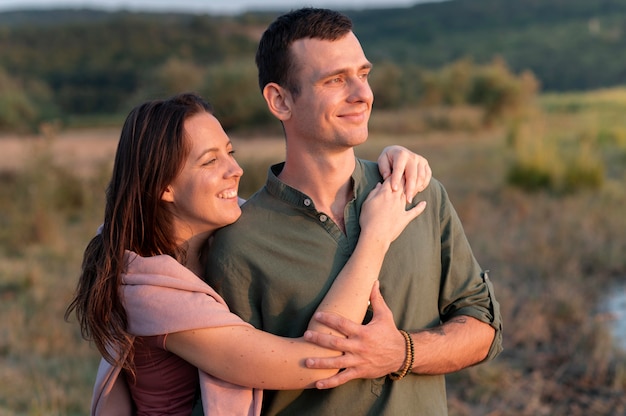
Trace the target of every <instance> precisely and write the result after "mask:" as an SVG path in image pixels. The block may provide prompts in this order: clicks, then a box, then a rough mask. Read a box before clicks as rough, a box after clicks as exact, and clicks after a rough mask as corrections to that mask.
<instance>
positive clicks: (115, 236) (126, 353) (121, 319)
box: [65, 93, 212, 372]
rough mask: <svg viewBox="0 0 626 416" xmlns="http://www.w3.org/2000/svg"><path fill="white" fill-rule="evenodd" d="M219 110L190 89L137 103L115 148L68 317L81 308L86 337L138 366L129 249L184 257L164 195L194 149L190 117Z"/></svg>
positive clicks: (117, 359)
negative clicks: (99, 218) (130, 316)
mask: <svg viewBox="0 0 626 416" xmlns="http://www.w3.org/2000/svg"><path fill="white" fill-rule="evenodd" d="M201 112H209V113H212V108H211V107H210V105H209V104H208V103H207V102H206V101H204V100H203V99H202V98H200V97H199V96H198V95H195V94H191V93H185V94H180V95H177V96H174V97H172V98H170V99H167V100H156V101H149V102H145V103H143V104H141V105H139V106H137V107H135V108H134V109H133V110H132V111H131V112H130V114H129V115H128V117H127V118H126V121H125V123H124V126H123V128H122V132H121V135H120V141H119V144H118V147H117V152H116V155H115V164H114V166H113V173H112V177H111V182H110V183H109V185H108V187H107V190H106V208H105V211H104V221H103V224H102V227H101V230H100V232H99V233H98V234H97V235H96V236H95V237H94V238H93V239H92V240H91V241H90V242H89V244H88V245H87V248H86V249H85V253H84V256H83V263H82V272H81V275H80V278H79V281H78V285H77V288H76V292H75V294H74V298H73V299H72V301H71V303H70V304H69V306H68V308H67V310H66V312H65V319H69V316H70V315H71V314H72V312H75V313H76V316H77V318H78V321H79V323H80V328H81V333H82V336H83V337H84V338H85V339H87V340H92V341H93V342H94V343H95V345H96V347H97V348H98V350H99V351H100V353H101V354H102V356H103V357H104V358H105V359H106V360H107V361H109V362H110V363H112V364H115V365H119V366H122V367H124V368H125V369H128V370H130V371H131V372H132V370H133V369H132V358H129V359H126V360H125V359H124V357H132V353H133V337H132V335H131V334H129V333H128V332H127V316H126V311H125V309H124V304H123V298H122V294H121V293H120V285H121V283H122V274H123V273H124V271H125V269H126V266H127V265H126V264H125V262H124V256H125V253H126V251H127V250H130V251H133V252H135V253H137V254H139V255H140V256H144V257H146V256H154V255H159V254H168V255H172V256H174V257H175V258H177V259H178V260H179V261H181V258H180V257H181V252H180V250H179V248H178V247H177V245H176V242H175V239H174V232H173V229H172V227H173V226H172V224H173V221H172V213H171V212H170V211H169V210H168V209H167V207H166V203H165V202H164V201H162V200H161V196H162V194H163V192H164V191H165V189H166V187H167V186H168V185H169V184H170V183H172V181H173V180H174V179H175V178H176V176H177V175H178V173H179V172H180V169H181V168H182V166H183V163H184V161H185V158H186V157H187V155H188V152H189V146H188V143H187V140H186V138H185V130H184V122H185V120H186V119H188V118H189V117H191V116H193V115H195V114H198V113H201Z"/></svg>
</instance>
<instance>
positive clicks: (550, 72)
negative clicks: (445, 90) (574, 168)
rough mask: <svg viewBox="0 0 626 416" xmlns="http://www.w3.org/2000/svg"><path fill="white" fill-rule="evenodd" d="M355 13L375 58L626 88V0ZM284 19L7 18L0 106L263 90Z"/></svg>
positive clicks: (115, 106)
mask: <svg viewBox="0 0 626 416" xmlns="http://www.w3.org/2000/svg"><path fill="white" fill-rule="evenodd" d="M346 13H347V14H348V15H349V16H350V17H352V19H353V21H354V23H355V31H356V33H357V35H358V36H359V38H360V39H361V41H362V44H363V47H364V49H365V51H366V53H367V55H368V57H369V58H370V60H372V61H373V62H374V63H379V62H382V61H388V62H391V63H392V64H393V65H396V66H399V67H408V66H416V67H420V68H426V69H431V70H436V69H438V68H441V67H442V66H444V65H446V64H449V63H451V62H453V61H457V60H459V59H462V58H471V59H472V60H473V62H474V63H477V64H483V63H486V62H490V61H491V60H493V59H494V57H496V56H498V57H502V58H503V59H504V61H505V62H506V63H507V64H508V65H509V67H510V68H511V69H512V70H513V71H515V72H520V71H523V70H526V69H529V70H531V71H532V72H533V73H534V74H535V76H536V78H537V79H538V80H539V81H540V83H541V87H542V90H543V91H550V90H561V91H563V90H586V89H592V88H600V87H608V86H613V85H618V84H626V53H624V51H625V50H626V0H448V1H443V2H435V3H421V4H417V5H415V6H413V7H409V8H390V9H369V10H368V9H366V10H360V11H359V10H347V11H346ZM276 14H277V12H254V13H253V12H248V13H244V14H241V15H235V16H218V15H194V14H188V13H187V14H186V13H142V12H129V11H117V12H107V11H101V10H21V11H7V12H0V99H4V101H7V98H6V97H7V95H8V94H9V93H8V92H7V91H10V93H11V94H13V96H12V97H13V98H11V99H12V101H11V103H12V105H13V107H14V108H15V107H16V106H17V108H18V109H17V110H15V114H16V115H15V117H14V118H18V117H21V116H23V115H25V116H24V117H26V116H28V115H29V114H30V118H31V119H32V120H35V119H45V118H46V117H47V115H46V113H49V114H48V115H49V116H55V115H57V116H58V115H68V114H69V115H71V114H95V115H102V114H110V113H114V112H116V111H122V112H125V111H126V110H127V108H128V106H129V105H130V103H134V102H136V101H137V100H138V99H140V98H143V97H147V96H154V95H161V96H162V95H163V94H164V93H166V92H169V91H175V90H177V89H180V88H189V86H190V85H194V82H196V83H197V84H198V85H201V84H202V85H205V86H206V85H207V79H209V81H210V80H211V78H207V76H209V77H213V78H214V79H219V80H220V82H219V85H217V87H220V88H223V89H225V88H227V87H228V88H230V91H231V92H232V94H231V95H233V96H235V95H237V94H238V95H239V96H240V97H242V96H246V93H247V92H248V90H254V89H255V88H257V87H256V85H255V81H254V80H253V78H254V74H253V73H254V71H255V69H254V64H253V56H254V51H255V49H256V44H257V41H258V38H259V36H260V35H261V33H262V31H263V29H264V28H265V27H266V25H267V24H268V22H270V21H271V20H272V19H273V18H274V17H275V16H276ZM217 66H221V72H219V71H218V73H216V72H215V71H214V72H212V73H209V74H208V75H207V73H206V70H207V69H215V67H217ZM216 70H217V69H216ZM237 77H246V80H247V81H245V82H241V81H240V80H237V79H236V78H237ZM196 78H197V80H196ZM200 78H202V80H204V81H202V80H200ZM251 79H252V81H250V80H251ZM214 84H216V82H214ZM211 92H212V94H213V93H214V90H211ZM20 94H23V96H22V95H20ZM254 94H256V95H258V89H257V90H256V91H254ZM16 97H17V98H16ZM257 98H258V97H257ZM9 101H10V100H9ZM16 103H17V104H16ZM228 105H230V106H233V107H231V108H234V106H239V107H240V110H242V111H243V110H245V109H246V108H248V107H247V103H246V102H245V100H242V99H239V100H235V99H234V98H233V101H232V102H229V103H228ZM32 108H36V110H32ZM20 112H21V113H20ZM29 112H30V113H29ZM34 113H37V115H36V116H35V115H33V114H34ZM20 114H21V115H20ZM248 116H249V117H250V118H251V119H254V117H256V115H255V114H249V115H248ZM7 117H8V116H7ZM0 124H1V123H0ZM0 127H1V126H0Z"/></svg>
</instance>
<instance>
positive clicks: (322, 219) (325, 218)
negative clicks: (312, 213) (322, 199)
mask: <svg viewBox="0 0 626 416" xmlns="http://www.w3.org/2000/svg"><path fill="white" fill-rule="evenodd" d="M327 219H328V217H327V216H326V215H324V214H322V215H320V221H321V222H326V220H327Z"/></svg>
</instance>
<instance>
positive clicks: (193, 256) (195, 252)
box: [184, 233, 213, 278]
mask: <svg viewBox="0 0 626 416" xmlns="http://www.w3.org/2000/svg"><path fill="white" fill-rule="evenodd" d="M212 235H213V233H203V234H196V235H194V236H193V237H191V238H190V239H188V240H187V241H185V243H184V244H185V245H186V247H187V260H186V261H185V264H184V266H185V267H187V268H188V269H189V270H191V271H192V272H193V273H194V274H196V275H197V276H198V277H200V278H201V277H202V275H203V274H204V265H203V262H202V253H203V251H204V250H205V249H206V246H207V244H208V240H209V239H210V238H211V236H212Z"/></svg>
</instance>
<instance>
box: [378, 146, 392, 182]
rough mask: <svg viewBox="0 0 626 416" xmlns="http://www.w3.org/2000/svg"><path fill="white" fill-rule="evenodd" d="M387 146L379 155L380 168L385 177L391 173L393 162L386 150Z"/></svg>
mask: <svg viewBox="0 0 626 416" xmlns="http://www.w3.org/2000/svg"><path fill="white" fill-rule="evenodd" d="M386 150H387V148H385V149H384V150H383V153H381V155H380V156H379V157H378V170H379V171H380V174H381V176H382V177H383V179H387V178H388V177H389V175H390V174H391V162H390V160H389V157H388V156H387V152H386Z"/></svg>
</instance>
